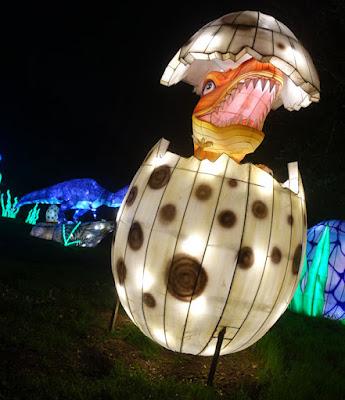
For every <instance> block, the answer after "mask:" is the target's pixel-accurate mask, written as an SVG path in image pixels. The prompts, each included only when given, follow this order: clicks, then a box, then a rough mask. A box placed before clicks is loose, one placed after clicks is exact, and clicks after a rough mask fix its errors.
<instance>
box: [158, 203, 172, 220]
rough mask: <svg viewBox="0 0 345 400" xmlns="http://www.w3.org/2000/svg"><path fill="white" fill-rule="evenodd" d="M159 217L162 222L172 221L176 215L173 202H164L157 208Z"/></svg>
mask: <svg viewBox="0 0 345 400" xmlns="http://www.w3.org/2000/svg"><path fill="white" fill-rule="evenodd" d="M159 217H160V219H161V221H162V222H164V223H169V222H171V221H173V220H174V219H175V217H176V207H175V206H174V205H173V204H166V205H165V206H163V207H162V208H161V209H160V210H159Z"/></svg>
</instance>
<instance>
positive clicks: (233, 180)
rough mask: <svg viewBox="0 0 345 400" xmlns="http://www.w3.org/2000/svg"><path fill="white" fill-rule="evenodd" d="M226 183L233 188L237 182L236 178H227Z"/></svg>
mask: <svg viewBox="0 0 345 400" xmlns="http://www.w3.org/2000/svg"><path fill="white" fill-rule="evenodd" d="M228 184H229V186H230V187H232V188H235V187H236V186H237V185H238V182H237V180H236V179H233V178H230V179H229V180H228Z"/></svg>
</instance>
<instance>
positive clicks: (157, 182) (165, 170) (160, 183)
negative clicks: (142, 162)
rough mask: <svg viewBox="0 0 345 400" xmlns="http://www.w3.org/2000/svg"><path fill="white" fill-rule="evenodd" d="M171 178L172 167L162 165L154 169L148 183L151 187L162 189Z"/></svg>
mask: <svg viewBox="0 0 345 400" xmlns="http://www.w3.org/2000/svg"><path fill="white" fill-rule="evenodd" d="M169 179H170V167H169V166H168V165H161V166H160V167H158V168H156V169H154V170H153V171H152V174H151V176H150V178H149V181H148V185H149V187H150V188H151V189H161V188H162V187H164V186H165V185H166V184H167V183H168V182H169Z"/></svg>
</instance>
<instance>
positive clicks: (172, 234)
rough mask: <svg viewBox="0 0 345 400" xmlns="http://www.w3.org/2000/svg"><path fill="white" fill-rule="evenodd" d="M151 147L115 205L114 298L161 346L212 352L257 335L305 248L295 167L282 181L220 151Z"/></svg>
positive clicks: (282, 303)
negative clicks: (213, 155)
mask: <svg viewBox="0 0 345 400" xmlns="http://www.w3.org/2000/svg"><path fill="white" fill-rule="evenodd" d="M168 143H169V142H167V141H166V140H164V139H162V140H161V141H160V142H159V143H158V144H157V145H156V146H155V147H154V148H153V150H152V151H151V152H150V153H149V155H148V157H147V159H146V160H145V161H144V163H143V164H142V166H141V168H140V169H139V171H138V173H137V175H136V176H135V178H134V179H133V181H132V183H131V186H130V190H129V192H128V194H127V196H126V198H125V200H124V202H123V204H122V206H121V208H120V210H119V212H118V216H117V232H116V237H115V242H114V245H113V248H112V264H113V274H114V278H115V283H116V289H117V292H118V294H119V298H120V301H121V304H122V305H123V307H124V309H125V310H126V312H127V314H128V315H129V316H130V318H131V319H132V321H133V322H134V323H135V324H136V325H137V326H138V327H139V328H140V329H141V331H142V332H143V333H144V334H145V335H147V336H148V337H150V338H152V339H153V340H155V341H156V342H158V343H160V344H161V345H162V346H164V347H166V348H168V349H170V350H174V351H178V352H183V353H192V354H200V355H205V356H206V355H212V354H213V353H214V350H215V345H216V341H217V336H218V332H219V331H220V329H222V328H223V327H226V334H225V339H224V341H223V344H222V349H221V354H227V353H230V352H235V351H239V350H242V349H245V348H246V347H248V346H250V345H251V344H253V343H254V342H255V341H257V340H258V339H259V338H260V337H261V336H262V335H264V334H265V333H266V332H267V330H268V329H269V328H270V327H271V326H272V325H273V324H274V322H275V321H276V320H277V319H278V318H279V316H280V315H281V314H282V312H283V311H284V310H285V309H286V307H287V306H288V304H289V302H290V300H291V298H292V295H293V292H294V289H295V287H296V284H297V283H298V271H299V267H300V261H301V255H302V254H304V251H305V239H306V211H305V200H304V192H303V186H302V182H301V179H300V176H299V173H298V169H297V164H296V163H291V164H289V181H288V182H287V183H286V184H284V185H281V184H280V183H278V182H277V181H276V180H275V179H274V178H273V177H272V176H271V175H269V174H268V173H267V172H265V171H263V170H262V169H260V168H257V167H255V166H254V165H252V164H243V165H240V164H238V163H237V162H235V161H233V160H232V159H231V158H230V157H228V156H227V155H226V154H223V155H222V156H221V157H219V158H218V159H217V160H216V161H214V162H211V161H208V160H202V161H200V160H198V159H196V158H195V157H194V156H192V157H190V158H183V157H180V156H178V155H176V154H173V153H170V152H166V148H167V146H168Z"/></svg>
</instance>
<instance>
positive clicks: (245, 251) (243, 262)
mask: <svg viewBox="0 0 345 400" xmlns="http://www.w3.org/2000/svg"><path fill="white" fill-rule="evenodd" d="M237 263H238V265H239V267H241V268H244V269H247V268H250V267H251V266H252V265H253V264H254V252H253V250H252V248H251V247H249V246H245V247H242V249H241V250H240V251H239V252H238V259H237Z"/></svg>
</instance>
